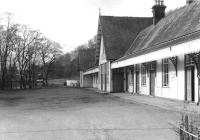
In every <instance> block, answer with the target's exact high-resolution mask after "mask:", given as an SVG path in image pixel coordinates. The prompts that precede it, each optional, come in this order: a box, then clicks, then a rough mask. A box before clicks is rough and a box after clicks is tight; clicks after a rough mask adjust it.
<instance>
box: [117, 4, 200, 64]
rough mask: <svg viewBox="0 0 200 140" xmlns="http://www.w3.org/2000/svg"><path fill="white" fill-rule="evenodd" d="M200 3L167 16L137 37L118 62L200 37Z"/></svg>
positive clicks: (187, 6)
mask: <svg viewBox="0 0 200 140" xmlns="http://www.w3.org/2000/svg"><path fill="white" fill-rule="evenodd" d="M199 30H200V2H199V1H195V2H193V3H192V4H190V5H186V6H184V7H182V8H179V9H177V10H175V11H172V12H170V13H168V14H167V16H166V17H165V18H163V19H162V20H161V21H160V22H158V23H157V24H156V25H151V26H149V27H147V28H146V29H144V30H143V31H142V32H140V33H139V35H138V36H137V37H136V39H135V40H134V42H133V43H132V45H131V47H130V48H129V49H128V50H127V52H126V53H125V55H124V57H122V58H120V59H119V60H117V61H120V60H124V59H128V58H131V57H135V56H138V55H142V54H146V53H149V52H152V51H156V50H159V49H161V48H165V47H170V46H173V45H175V44H180V43H183V42H186V41H189V40H193V39H196V38H199V37H200V32H199Z"/></svg>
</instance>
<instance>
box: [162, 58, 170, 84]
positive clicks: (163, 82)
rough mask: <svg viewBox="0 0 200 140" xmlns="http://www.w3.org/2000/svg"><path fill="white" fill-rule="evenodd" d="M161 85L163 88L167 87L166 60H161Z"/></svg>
mask: <svg viewBox="0 0 200 140" xmlns="http://www.w3.org/2000/svg"><path fill="white" fill-rule="evenodd" d="M162 79H163V80H162V84H163V87H167V86H169V61H168V59H163V62H162Z"/></svg>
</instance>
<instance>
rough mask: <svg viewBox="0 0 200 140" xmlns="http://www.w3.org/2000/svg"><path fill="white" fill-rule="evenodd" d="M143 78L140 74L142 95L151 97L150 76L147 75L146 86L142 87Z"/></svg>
mask: <svg viewBox="0 0 200 140" xmlns="http://www.w3.org/2000/svg"><path fill="white" fill-rule="evenodd" d="M141 79H142V77H141V72H140V94H144V95H150V81H149V76H147V75H146V85H142V80H141Z"/></svg>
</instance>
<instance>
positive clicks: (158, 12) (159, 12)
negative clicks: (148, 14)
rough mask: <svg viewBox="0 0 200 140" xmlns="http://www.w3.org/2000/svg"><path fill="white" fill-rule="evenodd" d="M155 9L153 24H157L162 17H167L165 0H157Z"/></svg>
mask: <svg viewBox="0 0 200 140" xmlns="http://www.w3.org/2000/svg"><path fill="white" fill-rule="evenodd" d="M152 9H153V24H154V25H156V24H157V23H158V22H159V21H160V20H161V19H162V18H164V17H165V9H166V6H165V5H164V1H163V0H155V5H154V6H153V7H152Z"/></svg>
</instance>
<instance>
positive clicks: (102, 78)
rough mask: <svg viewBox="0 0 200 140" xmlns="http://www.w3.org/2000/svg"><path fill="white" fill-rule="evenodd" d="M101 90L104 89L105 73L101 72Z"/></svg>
mask: <svg viewBox="0 0 200 140" xmlns="http://www.w3.org/2000/svg"><path fill="white" fill-rule="evenodd" d="M101 90H103V74H101Z"/></svg>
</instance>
